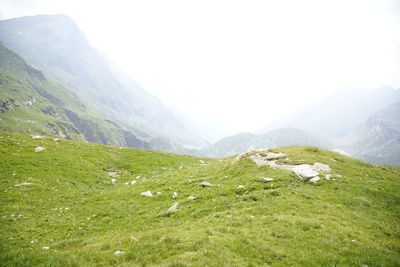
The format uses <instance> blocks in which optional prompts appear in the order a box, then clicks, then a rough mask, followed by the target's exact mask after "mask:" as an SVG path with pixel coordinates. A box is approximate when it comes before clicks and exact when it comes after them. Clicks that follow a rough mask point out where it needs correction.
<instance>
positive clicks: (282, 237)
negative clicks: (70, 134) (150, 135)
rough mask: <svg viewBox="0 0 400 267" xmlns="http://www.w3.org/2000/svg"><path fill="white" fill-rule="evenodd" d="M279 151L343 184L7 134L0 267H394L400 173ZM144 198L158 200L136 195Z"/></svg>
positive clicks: (2, 144)
mask: <svg viewBox="0 0 400 267" xmlns="http://www.w3.org/2000/svg"><path fill="white" fill-rule="evenodd" d="M37 146H43V147H46V150H44V151H42V152H37V153H35V152H34V148H35V147H37ZM277 151H283V152H286V153H287V154H288V158H289V160H286V161H288V162H301V160H304V162H306V163H314V162H315V161H318V162H322V163H326V164H329V165H330V166H331V167H332V169H333V171H332V172H331V173H332V174H333V175H341V177H336V176H334V177H335V179H336V180H333V179H331V180H329V181H328V180H321V181H320V182H319V183H317V184H311V183H309V182H305V181H301V180H299V179H298V178H297V177H296V176H294V175H293V174H292V173H291V172H289V171H285V170H278V169H271V168H270V167H268V166H262V167H257V166H256V165H255V164H254V163H253V162H252V161H250V160H249V159H243V160H240V161H238V162H234V160H233V158H224V159H200V158H196V157H191V156H181V155H174V154H167V153H161V152H156V151H150V150H141V149H125V148H123V149H121V148H119V147H112V146H104V145H98V144H93V143H85V142H78V141H66V140H60V141H53V140H52V138H50V137H45V138H44V139H43V140H32V138H31V137H30V136H28V135H23V134H4V133H3V134H0V175H1V178H2V179H1V184H0V190H1V194H0V198H1V199H0V201H1V208H0V215H1V217H0V227H1V229H2V230H1V234H0V244H1V245H0V246H1V247H0V249H1V250H0V266H110V265H118V266H145V265H148V266H152V265H156V266H187V265H191V266H259V265H265V266H268V265H273V266H290V265H292V266H361V265H368V266H398V265H399V262H400V254H399V253H400V239H399V237H400V225H399V217H400V183H399V180H400V170H399V168H396V167H386V166H377V165H371V164H367V163H364V162H361V161H358V160H354V159H351V158H349V157H345V156H342V155H340V154H337V153H333V152H329V151H325V150H320V149H317V148H312V147H286V148H280V149H278V150H277ZM202 161H204V163H203V162H202ZM106 171H116V172H118V173H119V175H120V176H119V177H115V178H112V177H110V176H109V175H107V173H106ZM261 176H267V177H272V178H274V179H275V180H274V181H273V182H272V183H261V182H260V181H259V180H260V179H259V177H261ZM111 179H117V181H115V183H112V182H111ZM133 180H137V183H136V184H134V185H131V184H128V185H127V184H125V183H130V182H131V181H133ZM202 181H208V182H210V183H212V184H213V185H220V186H214V187H208V188H202V187H199V186H198V184H199V183H200V182H202ZM23 182H29V183H32V184H29V185H20V186H16V185H17V184H21V183H23ZM237 185H244V186H245V189H236V186H237ZM148 190H151V191H152V192H153V193H155V192H161V195H155V196H153V197H145V196H142V195H140V193H141V192H144V191H148ZM173 192H176V193H177V194H178V196H177V197H176V199H173V198H172V194H173ZM188 196H195V197H197V199H195V200H189V199H188ZM175 202H179V208H178V211H176V212H172V213H168V212H167V209H168V208H169V207H170V206H171V205H172V204H173V203H175ZM43 247H49V249H47V250H46V249H43ZM115 251H122V252H123V253H122V254H120V255H115V254H114V253H115Z"/></svg>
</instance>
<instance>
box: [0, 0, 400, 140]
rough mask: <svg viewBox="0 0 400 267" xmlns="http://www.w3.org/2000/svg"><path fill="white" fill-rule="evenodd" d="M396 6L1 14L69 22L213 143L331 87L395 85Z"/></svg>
mask: <svg viewBox="0 0 400 267" xmlns="http://www.w3.org/2000/svg"><path fill="white" fill-rule="evenodd" d="M399 3H400V1H396V0H376V1H372V0H331V1H322V0H302V1H299V0H292V1H286V0H279V1H278V0H275V1H266V0H264V1H262V0H260V1H253V0H242V1H234V0H226V1H220V0H210V1H208V0H201V1H200V0H199V1H190V0H181V1H176V0H171V1H167V0H143V1H122V0H112V1H101V0H93V1H91V0H85V1H82V0H0V17H1V18H2V19H5V18H11V17H19V16H25V15H35V14H55V13H64V14H66V15H68V16H70V17H71V18H72V19H73V20H74V21H75V22H76V23H77V24H78V26H79V27H80V28H81V30H82V31H83V32H84V33H85V34H86V36H87V38H88V39H89V41H90V42H91V44H92V45H93V46H95V47H96V48H98V49H100V50H102V51H103V52H105V53H106V54H107V55H108V56H109V57H110V58H111V59H112V60H113V61H114V62H116V63H117V64H118V65H119V67H120V68H121V69H122V70H123V71H125V72H126V73H128V74H129V75H131V76H132V78H133V79H135V80H136V81H138V82H139V83H140V84H142V85H143V87H144V88H146V89H147V90H149V91H150V92H152V93H153V94H155V95H157V96H158V97H159V98H160V99H161V100H162V101H164V102H166V103H167V104H169V105H173V106H174V107H175V108H177V109H179V110H180V111H181V112H182V113H184V114H185V115H186V116H187V117H190V118H193V119H194V120H195V121H197V122H198V123H199V124H200V125H203V126H207V127H204V128H203V130H204V132H207V133H208V134H207V135H206V136H207V137H209V138H213V139H215V138H218V137H222V136H223V135H228V134H233V133H236V132H239V131H255V130H257V129H258V128H260V127H261V126H263V125H265V124H266V123H267V122H269V121H271V120H273V119H276V118H278V117H279V116H281V115H283V114H284V113H287V112H289V111H290V110H293V109H294V108H296V107H299V106H304V105H306V104H308V103H312V102H313V101H315V100H318V99H321V98H323V97H325V96H327V95H329V94H331V93H332V92H333V91H335V90H344V89H346V88H351V87H361V88H365V89H368V90H371V89H373V88H376V87H380V86H392V87H400V53H399V50H400V26H399V20H398V18H399V17H400V13H399V9H400V5H399ZM211 127H212V129H213V130H211Z"/></svg>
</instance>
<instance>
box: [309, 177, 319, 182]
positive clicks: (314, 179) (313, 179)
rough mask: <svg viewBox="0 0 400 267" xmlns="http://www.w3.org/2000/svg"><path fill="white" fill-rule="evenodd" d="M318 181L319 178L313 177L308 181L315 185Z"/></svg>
mask: <svg viewBox="0 0 400 267" xmlns="http://www.w3.org/2000/svg"><path fill="white" fill-rule="evenodd" d="M319 180H321V178H320V177H319V176H315V177H313V178H311V179H310V182H313V183H316V182H318V181H319Z"/></svg>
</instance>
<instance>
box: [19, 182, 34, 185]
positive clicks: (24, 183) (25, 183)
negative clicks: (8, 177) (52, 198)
mask: <svg viewBox="0 0 400 267" xmlns="http://www.w3.org/2000/svg"><path fill="white" fill-rule="evenodd" d="M30 184H32V183H27V182H23V183H20V184H16V185H15V186H22V185H30Z"/></svg>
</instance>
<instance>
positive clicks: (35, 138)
mask: <svg viewBox="0 0 400 267" xmlns="http://www.w3.org/2000/svg"><path fill="white" fill-rule="evenodd" d="M32 139H33V140H40V139H43V136H40V135H34V136H32Z"/></svg>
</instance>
